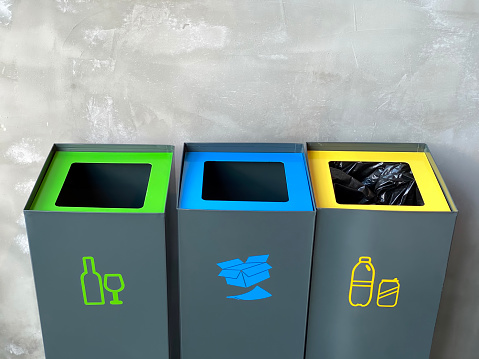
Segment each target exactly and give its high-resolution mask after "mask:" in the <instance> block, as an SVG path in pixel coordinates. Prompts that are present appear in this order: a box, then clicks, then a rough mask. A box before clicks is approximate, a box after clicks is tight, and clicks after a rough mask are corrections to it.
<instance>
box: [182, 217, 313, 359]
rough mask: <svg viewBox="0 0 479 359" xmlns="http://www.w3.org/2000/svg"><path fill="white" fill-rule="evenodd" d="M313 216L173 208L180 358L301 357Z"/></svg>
mask: <svg viewBox="0 0 479 359" xmlns="http://www.w3.org/2000/svg"><path fill="white" fill-rule="evenodd" d="M314 218H315V213H314V212H249V211H199V210H181V209H180V210H179V269H180V298H181V299H180V308H181V343H182V344H181V345H182V346H181V354H182V358H184V359H196V358H209V359H225V358H228V359H244V358H248V359H264V358H277V359H291V358H302V357H303V355H304V340H305V329H306V318H307V303H308V293H309V278H310V264H311V251H312V239H313V229H314ZM228 283H229V284H228Z"/></svg>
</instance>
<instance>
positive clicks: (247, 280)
mask: <svg viewBox="0 0 479 359" xmlns="http://www.w3.org/2000/svg"><path fill="white" fill-rule="evenodd" d="M268 257H269V254H266V255H261V256H251V257H249V258H248V259H247V260H246V262H244V263H243V261H242V260H240V259H233V260H230V261H226V262H221V263H218V266H219V267H220V268H221V269H222V271H221V272H220V274H218V276H219V277H225V279H226V283H227V284H229V285H234V286H237V287H243V288H248V287H251V286H252V285H255V284H256V283H259V282H262V281H264V280H265V279H268V278H269V270H270V269H271V268H272V267H271V266H270V265H269V264H268V263H266V261H267V260H268Z"/></svg>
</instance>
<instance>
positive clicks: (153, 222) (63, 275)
mask: <svg viewBox="0 0 479 359" xmlns="http://www.w3.org/2000/svg"><path fill="white" fill-rule="evenodd" d="M173 153H174V148H173V146H164V145H87V144H55V145H54V146H53V148H52V150H51V152H50V154H49V156H48V158H47V160H46V162H45V165H44V166H43V169H42V171H41V173H40V176H39V178H38V180H37V182H36V184H35V187H34V189H33V191H32V194H31V195H30V198H29V200H28V202H27V205H26V207H25V210H24V213H25V220H26V224H27V232H28V239H29V244H30V253H31V260H32V266H33V272H34V278H35V287H36V292H37V300H38V308H39V312H40V320H41V327H42V333H43V342H44V347H45V355H46V358H47V359H64V358H69V359H84V358H90V359H100V358H110V357H111V358H116V359H127V358H128V359H129V358H140V357H145V358H146V357H155V358H159V359H163V358H164V359H166V358H169V357H170V356H171V355H172V350H171V344H169V336H168V326H169V324H168V319H169V316H168V312H169V310H168V305H169V304H170V308H169V309H170V313H172V314H174V312H175V310H174V308H173V307H172V305H173V304H172V300H169V296H171V295H172V291H171V290H170V291H168V284H170V285H172V282H171V279H170V281H168V278H167V264H169V263H167V260H169V256H168V255H167V252H168V251H169V250H170V249H171V250H174V249H173V248H174V245H173V244H172V243H170V241H171V240H173V241H174V237H175V236H174V233H175V231H176V229H175V227H176V222H175V221H176V219H175V208H174V206H175V196H176V195H175V185H174V183H175V181H174V171H173V170H172V168H173V163H174V161H173ZM171 206H173V207H172V210H170V207H171ZM168 282H169V283H168ZM168 293H170V294H168ZM170 322H171V323H170V325H174V320H173V319H172V318H171V315H170ZM170 340H173V338H170Z"/></svg>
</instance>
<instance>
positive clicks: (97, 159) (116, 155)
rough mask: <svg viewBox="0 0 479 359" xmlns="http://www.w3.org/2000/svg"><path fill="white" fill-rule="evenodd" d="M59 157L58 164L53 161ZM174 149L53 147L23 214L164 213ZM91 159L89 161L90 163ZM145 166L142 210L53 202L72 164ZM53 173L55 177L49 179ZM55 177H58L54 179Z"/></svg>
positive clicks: (94, 145) (112, 145)
mask: <svg viewBox="0 0 479 359" xmlns="http://www.w3.org/2000/svg"><path fill="white" fill-rule="evenodd" d="M58 154H61V155H60V157H62V158H61V160H60V161H56V158H57V157H58V156H57V155H58ZM173 156H174V146H171V145H132V144H54V145H53V147H52V149H51V151H50V153H49V155H48V157H47V159H46V161H45V164H44V165H43V168H42V170H41V172H40V175H39V176H38V179H37V181H36V183H35V185H34V188H33V190H32V193H31V194H30V197H29V199H28V201H27V204H26V205H25V208H24V210H25V211H45V212H93V213H164V212H165V206H166V198H167V193H168V187H169V185H170V175H171V171H172V166H173ZM89 158H90V160H89ZM76 162H81V163H144V164H150V165H151V173H150V177H149V181H148V188H147V192H146V196H145V202H144V205H143V207H141V208H97V207H60V206H56V205H55V202H56V199H57V197H58V194H59V192H60V190H61V188H62V185H63V182H64V181H65V178H66V175H67V173H68V170H69V169H70V166H71V164H73V163H76ZM52 173H53V174H54V175H55V176H54V177H51V175H52ZM55 177H58V178H55Z"/></svg>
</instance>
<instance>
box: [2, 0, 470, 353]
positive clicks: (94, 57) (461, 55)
mask: <svg viewBox="0 0 479 359" xmlns="http://www.w3.org/2000/svg"><path fill="white" fill-rule="evenodd" d="M478 61H479V2H478V1H477V0H409V1H406V0H404V1H401V0H355V1H354V0H336V1H333V0H325V1H321V0H294V1H288V0H271V1H262V0H240V1H237V0H236V1H232V0H218V1H213V0H189V1H182V0H178V1H161V0H156V1H154V0H136V1H134V0H131V1H124V0H0V358H2V359H3V358H5V359H12V358H29V359H41V358H43V357H44V354H43V349H42V345H41V333H40V326H39V319H38V311H37V307H36V300H35V291H34V286H33V279H32V270H31V265H30V259H29V248H28V242H27V238H26V234H25V224H24V220H23V217H22V208H23V206H24V204H25V202H26V199H27V196H28V194H29V192H30V190H31V188H32V186H33V184H34V181H35V179H36V177H37V175H38V173H39V170H40V167H41V165H42V163H43V161H44V159H45V157H46V155H47V153H48V151H49V149H50V147H51V145H52V143H54V142H102V143H103V142H105V143H166V144H174V145H177V146H181V144H182V143H183V142H184V141H299V142H305V141H396V142H399V141H401V142H426V143H427V144H429V146H430V148H431V150H432V152H433V155H434V156H435V159H436V161H437V162H438V165H439V168H440V170H441V171H442V173H443V175H444V177H445V180H446V183H447V184H448V186H449V188H450V190H451V192H452V195H453V198H454V199H455V201H456V204H457V206H458V207H459V210H460V214H459V219H458V222H457V228H456V235H455V239H454V244H453V248H452V252H451V259H450V265H449V269H448V274H447V280H446V285H445V288H444V293H443V298H442V304H441V310H440V314H439V319H438V323H437V328H436V333H435V341H434V346H433V355H432V358H434V359H457V358H461V359H473V358H477V356H478V353H479V341H478V340H477V337H478V334H479V326H478V324H477V323H479V300H478V299H477V298H478V297H479V280H478V279H477V273H479V242H478V239H477V233H478V232H479V221H477V220H476V218H477V217H478V216H479V190H478V185H477V184H478V183H479V145H478V143H479V123H478V119H479V118H478V117H479V115H478V114H479V79H478V77H479V63H478ZM59 270H60V269H59Z"/></svg>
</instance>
